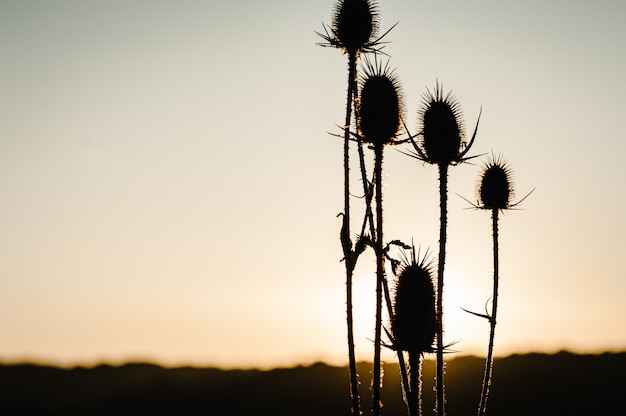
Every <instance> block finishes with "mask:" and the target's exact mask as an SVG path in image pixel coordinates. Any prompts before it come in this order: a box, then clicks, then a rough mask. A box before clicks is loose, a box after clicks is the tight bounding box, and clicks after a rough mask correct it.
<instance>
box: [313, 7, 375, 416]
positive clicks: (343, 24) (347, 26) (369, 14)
mask: <svg viewBox="0 0 626 416" xmlns="http://www.w3.org/2000/svg"><path fill="white" fill-rule="evenodd" d="M378 16H379V14H378V11H377V6H376V4H375V3H374V2H373V1H369V0H339V1H338V2H337V3H336V4H335V8H334V12H333V17H332V21H331V24H330V26H328V27H327V26H326V25H324V26H323V27H324V32H325V33H324V34H322V33H319V32H318V33H317V34H318V35H319V36H321V37H322V39H324V41H325V42H323V43H320V44H319V45H321V46H327V47H334V48H338V49H340V50H342V51H343V52H344V53H345V54H347V55H348V88H347V99H346V114H345V123H344V125H343V130H344V160H343V164H344V208H343V212H342V213H341V214H340V215H342V226H341V232H340V237H339V238H340V242H341V247H342V250H343V260H344V263H345V269H346V310H347V312H346V315H347V316H346V321H347V338H348V360H349V369H350V395H351V400H352V411H353V415H354V416H358V415H360V414H361V410H360V399H359V379H358V374H357V368H356V355H355V346H354V329H353V312H352V308H353V302H352V277H353V274H354V269H355V267H356V263H357V258H358V256H359V255H360V254H361V253H362V251H363V250H364V244H362V243H360V240H361V239H359V240H357V243H356V244H355V245H354V248H353V243H352V240H351V230H350V228H351V227H350V220H351V215H350V195H351V194H350V140H351V139H350V127H351V124H352V121H351V120H352V107H353V102H354V98H355V97H356V96H357V91H356V90H357V60H358V58H359V55H360V54H361V53H363V52H371V51H373V50H375V49H376V48H377V47H378V46H379V44H380V39H381V38H377V37H376V35H377V33H378V26H379V24H378ZM359 153H360V154H362V148H361V145H360V144H359ZM361 159H362V158H361Z"/></svg>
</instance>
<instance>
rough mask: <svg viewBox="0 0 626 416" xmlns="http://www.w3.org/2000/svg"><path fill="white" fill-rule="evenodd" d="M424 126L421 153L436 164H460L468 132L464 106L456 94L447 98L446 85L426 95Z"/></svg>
mask: <svg viewBox="0 0 626 416" xmlns="http://www.w3.org/2000/svg"><path fill="white" fill-rule="evenodd" d="M418 116H419V124H420V127H421V132H420V133H421V137H422V138H421V148H422V149H421V150H422V152H423V153H424V155H425V156H426V158H427V161H428V162H430V163H434V164H452V163H455V162H460V160H461V157H462V155H461V153H462V150H463V149H462V147H463V146H464V145H465V142H464V141H463V138H464V136H465V129H464V127H463V122H462V113H461V106H460V104H459V102H458V101H457V100H456V98H455V97H454V96H453V95H452V92H448V94H446V95H444V92H443V85H440V84H439V83H438V82H437V83H436V84H435V89H434V92H432V93H431V92H430V91H429V90H427V92H426V93H425V94H424V96H423V100H422V105H421V108H420V109H419V112H418Z"/></svg>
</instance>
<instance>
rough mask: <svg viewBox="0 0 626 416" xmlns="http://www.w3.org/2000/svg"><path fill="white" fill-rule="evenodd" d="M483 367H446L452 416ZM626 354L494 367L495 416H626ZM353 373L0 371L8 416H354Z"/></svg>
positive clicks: (389, 411)
mask: <svg viewBox="0 0 626 416" xmlns="http://www.w3.org/2000/svg"><path fill="white" fill-rule="evenodd" d="M358 367H359V374H360V377H361V390H362V408H363V410H364V411H365V414H368V413H369V409H370V406H371V400H370V397H369V392H368V387H369V383H370V379H369V376H370V371H371V364H369V363H359V366H358ZM434 367H435V364H434V362H433V361H432V360H426V362H425V364H424V398H423V401H424V414H425V415H430V414H433V413H432V412H431V411H430V409H431V408H432V404H434V400H435V398H434V395H433V393H432V380H433V377H434ZM483 367H484V358H481V357H473V356H459V357H456V358H450V359H449V360H448V365H447V376H446V387H447V389H446V392H447V413H448V415H449V416H457V415H461V416H462V415H474V414H476V409H477V406H478V400H479V399H480V389H481V380H482V372H483ZM399 381H400V377H399V371H398V367H397V365H396V364H385V367H384V387H383V389H382V402H383V409H382V414H383V415H405V414H406V408H405V405H404V403H403V401H402V395H401V391H400V387H399V386H400V384H399ZM624 391H626V352H622V353H604V354H595V355H580V354H573V353H569V352H559V353H557V354H538V353H536V354H524V355H512V356H509V357H504V358H499V359H496V361H495V364H494V379H493V387H492V390H491V394H490V397H489V404H488V412H487V413H488V414H490V415H507V416H516V415H568V416H571V415H599V414H601V415H619V414H626V407H625V406H624V404H623V402H624V401H623V398H622V396H623V393H624ZM350 403H351V402H350V397H349V373H348V368H347V367H334V366H329V365H326V364H323V363H316V364H312V365H308V366H297V367H292V368H277V369H273V370H264V371H261V370H224V369H219V368H193V367H180V368H164V367H161V366H158V365H155V364H146V363H129V364H124V365H121V366H111V365H104V364H103V365H98V366H95V367H90V368H85V367H75V368H70V369H67V368H58V367H52V366H42V365H34V364H5V365H1V366H0V414H2V415H78V414H81V415H85V414H89V415H105V414H106V415H110V414H115V415H130V414H148V413H150V414H176V415H185V414H194V415H195V414H220V415H242V414H265V413H268V414H272V415H278V416H280V415H290V416H291V415H299V416H308V415H311V416H312V415H316V416H319V415H331V416H332V415H346V416H348V415H350Z"/></svg>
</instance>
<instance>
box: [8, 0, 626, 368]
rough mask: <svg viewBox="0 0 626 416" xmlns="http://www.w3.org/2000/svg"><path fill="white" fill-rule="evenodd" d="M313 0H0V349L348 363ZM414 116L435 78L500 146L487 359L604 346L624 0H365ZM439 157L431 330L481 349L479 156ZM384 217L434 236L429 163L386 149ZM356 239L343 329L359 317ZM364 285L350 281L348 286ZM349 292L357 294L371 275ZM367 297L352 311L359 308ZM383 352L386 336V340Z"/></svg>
mask: <svg viewBox="0 0 626 416" xmlns="http://www.w3.org/2000/svg"><path fill="white" fill-rule="evenodd" d="M333 7H334V2H332V1H316V2H311V1H303V0H298V1H293V0H291V1H287V0H284V1H279V0H272V1H265V2H258V1H244V0H240V1H233V0H229V1H226V0H224V1H185V0H183V1H133V2H127V1H87V2H85V1H55V2H48V1H6V0H4V1H1V2H0V53H1V55H2V57H3V64H2V65H1V66H0V195H1V197H2V201H3V202H2V206H1V207H0V230H2V231H1V232H0V360H15V359H39V360H52V361H55V362H63V363H71V362H85V361H92V360H126V359H134V358H145V359H154V360H160V361H162V362H167V363H180V362H189V363H197V364H217V365H228V366H249V365H263V366H269V365H287V364H292V363H295V362H304V361H311V360H317V359H323V360H328V361H332V362H334V363H343V362H345V357H346V347H345V328H344V327H345V324H344V321H345V317H344V315H345V312H344V309H345V308H344V272H343V265H342V264H341V263H339V259H340V258H341V250H340V246H339V241H338V238H337V236H338V232H339V225H340V222H339V220H338V219H337V218H336V217H335V216H336V215H337V213H339V212H340V211H341V210H342V206H343V200H342V191H343V187H342V186H343V185H342V182H343V178H342V165H341V164H342V142H341V140H340V139H337V138H335V137H333V136H331V135H329V134H327V132H335V133H336V132H338V128H337V127H336V126H337V125H339V124H341V123H342V122H343V117H344V114H343V111H344V107H345V83H346V78H347V72H346V69H347V60H346V57H345V56H343V55H342V54H341V53H340V52H339V51H337V50H333V49H330V48H322V47H320V46H317V45H316V43H317V42H319V41H320V40H321V39H320V38H319V37H318V36H317V35H316V34H315V31H322V30H323V28H322V23H323V22H324V23H330V20H331V14H332V10H333ZM379 10H380V14H381V28H382V29H383V30H386V29H387V28H389V27H391V26H392V25H393V24H395V23H396V22H398V25H397V26H396V27H395V28H394V29H393V30H392V32H391V33H390V34H389V35H388V37H387V39H388V40H389V41H391V43H389V44H388V45H387V46H386V47H385V51H386V52H387V53H388V54H389V55H390V56H391V60H390V66H391V67H393V68H396V72H397V74H398V76H399V79H400V81H401V84H402V87H403V89H404V95H405V97H406V109H407V124H408V126H409V128H411V129H413V130H415V129H416V125H417V116H416V111H417V108H418V105H419V101H420V97H421V94H422V93H424V92H425V90H426V87H429V88H432V87H433V86H434V84H435V81H436V80H439V81H440V82H442V83H443V84H444V88H445V89H446V90H449V89H452V90H453V91H454V93H455V95H456V97H457V98H458V100H459V101H460V102H461V106H462V108H463V111H464V114H465V119H466V124H467V126H468V127H469V128H470V129H471V128H472V127H473V124H474V123H475V120H476V117H477V116H478V113H479V110H480V108H481V106H482V117H481V123H480V128H479V132H478V135H477V139H476V143H475V147H474V153H476V154H479V153H489V152H491V151H493V152H496V153H502V154H503V155H504V156H505V157H506V159H508V161H509V162H510V164H511V167H512V169H513V170H514V173H515V182H516V188H517V190H518V196H519V197H521V196H523V195H525V194H526V193H527V192H528V191H530V190H531V189H533V188H536V190H535V192H534V193H533V194H532V196H531V197H529V198H528V199H527V200H526V201H524V204H523V209H522V210H519V211H512V212H509V213H507V214H506V215H505V216H504V217H502V219H501V221H500V225H501V238H502V240H501V250H502V251H501V274H502V282H501V298H500V310H499V325H498V327H497V334H496V354H501V355H504V354H508V353H512V352H524V351H531V350H541V351H553V350H557V349H560V348H570V349H574V350H578V351H597V350H607V349H623V348H624V347H626V331H625V330H624V329H625V328H624V326H623V325H624V324H623V322H624V320H625V319H626V308H625V307H624V300H625V299H624V293H626V276H625V275H624V271H623V267H622V264H621V262H620V258H621V256H623V253H624V251H625V250H624V249H626V240H625V237H624V236H625V235H626V226H625V222H624V220H623V216H622V215H623V212H625V211H626V199H625V195H624V186H623V184H622V179H623V178H624V177H626V168H625V167H624V163H623V161H622V155H623V154H624V153H626V133H625V132H624V128H623V117H624V116H623V112H624V110H625V109H626V82H625V81H624V78H623V76H624V74H625V73H626V53H625V52H624V39H626V28H625V27H624V25H623V17H624V16H625V15H626V5H625V4H624V3H623V2H621V1H598V2H593V3H592V2H582V1H568V2H565V1H550V2H545V1H527V2H512V1H511V2H509V1H505V2H502V1H477V2H472V3H471V4H469V3H468V2H463V1H444V2H427V1H412V2H408V1H393V0H388V1H385V0H381V1H380V2H379ZM480 163H482V160H479V161H478V162H477V164H476V165H461V166H458V167H455V168H453V169H452V171H451V173H450V191H451V196H450V206H449V221H450V224H449V225H450V229H449V243H448V244H449V245H448V263H447V266H446V271H447V276H446V279H447V280H446V290H447V293H446V294H447V295H448V297H447V305H446V313H447V316H448V322H447V324H446V325H447V337H448V339H449V340H450V341H453V340H458V341H459V343H458V344H457V345H456V347H457V349H458V350H460V351H461V352H463V353H474V354H482V353H484V350H485V349H486V339H487V336H488V327H487V324H486V323H485V322H482V321H480V320H479V319H477V318H474V317H471V316H469V315H467V314H465V313H463V312H461V311H460V309H459V307H465V308H469V309H474V310H482V308H483V306H484V304H485V302H486V301H487V298H488V297H489V294H490V290H491V289H490V286H491V230H490V218H489V215H488V214H487V213H484V212H476V211H474V210H466V209H464V208H466V207H467V203H466V202H465V201H463V200H462V199H461V198H459V197H458V196H456V195H455V194H456V193H458V194H460V195H463V196H464V197H467V198H470V199H473V198H474V188H475V185H476V181H477V177H478V174H479V172H480ZM385 172H386V176H385V186H386V188H385V195H386V196H385V212H386V223H385V224H386V226H385V233H386V235H387V236H388V238H389V239H393V238H398V239H402V240H404V241H407V242H410V241H411V239H413V240H414V241H415V243H416V244H419V245H421V246H422V247H430V248H431V249H433V250H434V249H435V248H436V246H437V238H438V194H437V181H436V178H437V175H436V169H435V168H434V167H432V166H424V165H422V164H421V163H419V162H417V161H415V160H413V159H410V158H408V157H406V156H404V155H402V154H401V153H399V152H396V151H395V150H388V151H387V153H386V159H385ZM371 262H372V259H371V258H368V257H367V256H366V257H363V259H362V263H361V267H360V268H359V273H358V274H357V285H356V288H355V290H356V292H357V295H358V298H357V303H358V304H357V315H358V316H360V317H361V318H360V321H359V323H358V325H357V329H358V333H357V347H358V352H359V354H360V355H361V357H362V358H364V359H368V358H369V357H370V355H371V353H370V350H371V348H370V341H369V340H368V339H370V338H372V324H371V323H370V322H369V319H371V316H372V313H371V301H372V298H373V286H372V285H373V278H372V276H371V273H370V272H371V270H369V269H371V266H372V265H371ZM370 289H371V290H370ZM370 292H371V293H370ZM365 318H367V320H366V319H365ZM386 360H387V361H391V360H393V355H392V354H389V356H388V357H386Z"/></svg>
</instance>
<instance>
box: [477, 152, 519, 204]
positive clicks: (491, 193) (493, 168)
mask: <svg viewBox="0 0 626 416" xmlns="http://www.w3.org/2000/svg"><path fill="white" fill-rule="evenodd" d="M512 176H513V175H512V171H511V169H510V168H509V166H508V164H507V163H506V162H505V161H504V160H503V159H502V157H494V156H493V155H492V157H491V158H490V159H489V160H488V161H487V162H486V163H485V165H484V167H483V171H482V174H481V175H480V184H479V186H478V190H477V193H478V200H479V204H480V205H479V207H480V208H481V209H488V210H493V209H496V210H505V209H508V208H509V207H511V200H512V198H513V195H514V189H513V181H512Z"/></svg>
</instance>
